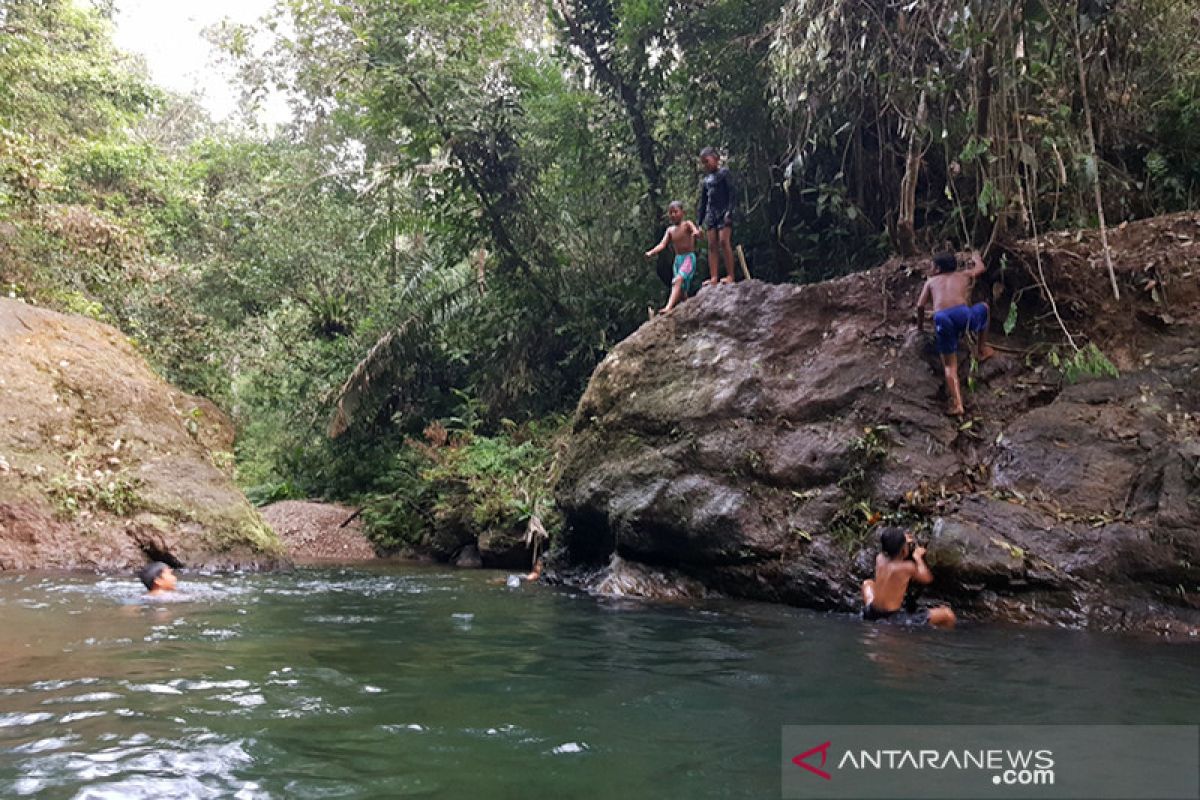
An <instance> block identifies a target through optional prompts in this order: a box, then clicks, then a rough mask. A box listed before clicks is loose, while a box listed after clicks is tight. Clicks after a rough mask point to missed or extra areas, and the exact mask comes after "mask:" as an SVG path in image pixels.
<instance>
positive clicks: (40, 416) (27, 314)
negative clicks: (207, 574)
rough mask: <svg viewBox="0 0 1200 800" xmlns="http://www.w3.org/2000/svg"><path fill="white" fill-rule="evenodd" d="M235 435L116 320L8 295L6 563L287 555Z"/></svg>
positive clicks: (3, 433) (201, 561)
mask: <svg viewBox="0 0 1200 800" xmlns="http://www.w3.org/2000/svg"><path fill="white" fill-rule="evenodd" d="M232 443H233V430H232V427H231V426H230V424H229V421H228V420H227V419H226V418H225V417H224V415H222V414H221V412H220V411H219V410H218V409H217V408H216V407H215V406H213V405H212V404H211V403H209V402H208V401H206V400H201V399H197V398H193V397H189V396H187V395H185V394H183V393H182V392H179V391H178V390H176V389H174V388H172V387H171V386H170V385H168V384H167V383H166V382H165V381H163V380H162V379H161V378H159V377H158V376H157V375H155V374H154V373H153V372H152V371H151V370H150V368H149V367H148V366H147V365H146V363H145V361H144V360H143V359H142V357H141V356H140V355H138V353H137V352H136V351H135V350H134V349H133V347H131V346H130V344H129V342H128V341H127V340H126V339H125V337H124V336H123V335H122V334H121V333H120V332H119V331H117V330H116V329H115V328H112V327H111V326H108V325H103V324H101V323H98V322H95V321H93V320H90V319H87V318H85V317H80V316H74V315H68V314H58V313H55V312H51V311H46V310H44V309H40V308H37V307H34V306H31V305H27V304H25V303H21V302H18V301H15V300H8V299H0V569H41V568H66V569H78V568H90V569H104V570H113V569H126V568H132V567H135V566H137V565H140V564H141V563H144V561H145V559H146V558H148V557H150V558H156V559H162V560H165V561H168V562H171V563H174V564H182V565H185V566H189V567H234V566H238V567H258V566H266V565H271V564H274V563H276V562H277V561H278V560H279V559H280V557H281V555H282V548H281V547H280V544H279V541H278V539H277V538H276V537H275V535H274V533H272V532H271V530H270V529H269V528H267V527H266V525H264V524H263V522H262V520H261V519H260V518H259V516H258V514H257V513H256V512H255V511H254V509H253V508H252V507H251V506H250V504H249V503H248V502H247V501H246V498H245V497H244V496H243V495H242V493H241V492H240V491H239V490H238V489H237V487H236V486H234V484H233V480H232V478H231V475H230V471H231V469H232V465H233V453H232V447H233V444H232Z"/></svg>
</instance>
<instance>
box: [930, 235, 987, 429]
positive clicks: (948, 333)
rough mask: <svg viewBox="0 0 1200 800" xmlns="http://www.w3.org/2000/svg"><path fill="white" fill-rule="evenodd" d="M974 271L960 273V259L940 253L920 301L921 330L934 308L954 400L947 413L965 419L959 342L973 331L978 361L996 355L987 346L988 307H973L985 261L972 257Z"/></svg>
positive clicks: (949, 391) (949, 389)
mask: <svg viewBox="0 0 1200 800" xmlns="http://www.w3.org/2000/svg"><path fill="white" fill-rule="evenodd" d="M971 262H972V263H971V267H970V268H969V269H966V270H962V271H958V259H956V258H955V257H954V254H953V253H939V254H938V255H936V256H934V257H933V269H934V274H933V275H932V276H931V277H930V278H929V279H928V280H926V281H925V286H924V288H922V289H921V296H920V297H919V298H918V299H917V330H918V331H922V332H923V331H924V330H925V306H926V305H929V304H932V305H933V329H934V333H935V334H936V335H937V351H938V355H940V356H941V358H942V372H943V374H944V375H945V377H946V392H947V393H948V395H949V397H950V406H949V408H948V409H947V413H948V414H950V415H951V416H955V417H957V416H962V413H963V402H962V392H961V391H960V389H959V386H958V342H959V339H960V338H962V335H963V333H965V332H966V331H968V330H970V331H971V332H973V333H974V334H976V336H975V358H976V359H977V360H979V361H985V360H987V359H989V358H991V357H992V356H993V355H995V351H994V350H992V348H991V347H989V346H988V345H987V342H986V337H987V327H988V315H989V311H988V305H987V303H976V304H975V305H973V306H971V305H968V302H969V300H970V298H971V287H972V286H974V284H975V279H976V278H978V277H979V276H980V275H982V274H983V273H984V270H985V269H986V268H985V267H984V266H983V259H982V258H980V257H979V254H978V253H972V254H971Z"/></svg>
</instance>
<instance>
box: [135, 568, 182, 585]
mask: <svg viewBox="0 0 1200 800" xmlns="http://www.w3.org/2000/svg"><path fill="white" fill-rule="evenodd" d="M138 578H140V579H141V581H142V583H143V584H145V586H146V588H147V589H148V590H150V591H152V592H170V591H173V590H174V589H175V586H176V584H177V583H178V579H176V577H175V571H174V570H173V569H171V568H170V567H169V566H167V565H166V564H164V563H163V562H161V561H153V562H151V563H149V564H147V565H146V566H144V567H142V569H141V571H140V572H139V573H138Z"/></svg>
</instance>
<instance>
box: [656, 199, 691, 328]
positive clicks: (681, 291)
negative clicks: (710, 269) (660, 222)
mask: <svg viewBox="0 0 1200 800" xmlns="http://www.w3.org/2000/svg"><path fill="white" fill-rule="evenodd" d="M667 219H669V220H670V221H671V227H669V228H667V232H666V233H665V234H663V238H662V241H661V242H659V243H658V245H657V246H655V247H653V248H651V249H650V250H647V251H646V258H654V257H655V256H656V255H658V254H659V253H661V252H662V251H663V250H665V249H666V248H667V244H668V243H669V244H670V245H671V249H672V250H674V251H675V269H674V276H673V277H672V279H671V296H670V298H669V299H668V300H667V304H666V306H664V307H663V308H661V309H659V312H658V313H660V314H670V313H671V311H673V310H674V308H675V306H676V304H678V303H679V301H680V300H681V299H683V298H685V297H687V295H688V292H689V291H690V290H691V288H692V278H693V277H694V276H695V274H696V242H697V241H698V240H699V239H700V229H699V228H697V227H696V223H694V222H692V221H691V220H690V219H688V220H685V219H684V218H683V203H681V202H679V201H678V200H672V201H671V204H670V205H669V206H667Z"/></svg>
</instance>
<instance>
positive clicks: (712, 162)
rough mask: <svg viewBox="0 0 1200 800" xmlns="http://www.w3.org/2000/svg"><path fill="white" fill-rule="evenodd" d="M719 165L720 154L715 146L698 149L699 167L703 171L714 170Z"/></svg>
mask: <svg viewBox="0 0 1200 800" xmlns="http://www.w3.org/2000/svg"><path fill="white" fill-rule="evenodd" d="M720 166H721V156H720V155H719V154H718V153H717V151H716V149H715V148H712V147H706V148H704V149H703V150H701V151H700V168H701V169H702V170H704V171H705V172H716V171H717V169H718V168H719V167H720Z"/></svg>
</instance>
